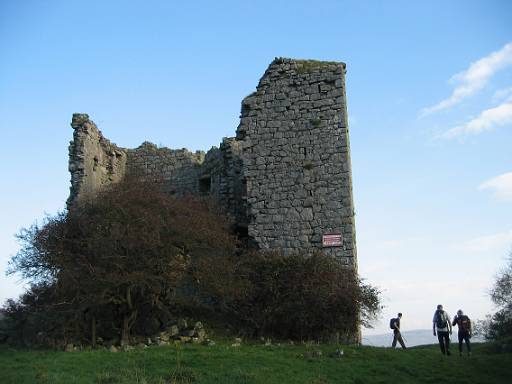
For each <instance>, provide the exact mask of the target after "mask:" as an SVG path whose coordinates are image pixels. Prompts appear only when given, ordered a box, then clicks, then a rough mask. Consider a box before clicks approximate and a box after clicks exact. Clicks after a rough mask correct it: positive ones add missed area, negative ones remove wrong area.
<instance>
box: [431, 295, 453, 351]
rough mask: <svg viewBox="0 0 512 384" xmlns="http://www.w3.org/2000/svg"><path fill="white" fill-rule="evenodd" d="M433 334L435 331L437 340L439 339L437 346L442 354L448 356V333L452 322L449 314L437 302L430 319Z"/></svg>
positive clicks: (449, 333)
mask: <svg viewBox="0 0 512 384" xmlns="http://www.w3.org/2000/svg"><path fill="white" fill-rule="evenodd" d="M432 322H433V326H432V330H433V331H434V336H436V333H437V340H439V347H440V348H441V353H442V354H443V355H447V356H450V355H451V353H450V335H451V334H452V323H451V322H450V315H448V313H447V312H446V311H445V310H443V306H442V305H441V304H439V305H438V306H437V309H436V311H435V312H434V318H433V319H432Z"/></svg>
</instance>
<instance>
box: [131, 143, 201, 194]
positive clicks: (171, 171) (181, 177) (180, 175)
mask: <svg viewBox="0 0 512 384" xmlns="http://www.w3.org/2000/svg"><path fill="white" fill-rule="evenodd" d="M126 153H127V170H126V173H127V175H129V176H135V177H140V178H143V179H148V180H155V181H159V182H163V185H164V188H165V190H166V191H167V192H169V193H171V194H172V195H177V196H183V195H186V194H199V183H198V179H199V174H200V171H201V164H202V163H203V161H204V156H205V155H204V152H201V151H198V152H195V153H193V152H190V151H188V150H186V149H177V150H175V149H169V148H158V147H157V146H156V145H154V144H152V143H149V142H147V141H146V142H144V143H142V145H141V146H139V147H138V148H135V149H127V150H126Z"/></svg>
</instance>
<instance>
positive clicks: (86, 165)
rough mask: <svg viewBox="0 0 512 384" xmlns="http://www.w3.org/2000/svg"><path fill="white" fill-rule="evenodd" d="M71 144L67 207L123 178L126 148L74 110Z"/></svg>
mask: <svg viewBox="0 0 512 384" xmlns="http://www.w3.org/2000/svg"><path fill="white" fill-rule="evenodd" d="M71 126H72V127H73V129H74V132H73V141H72V142H71V143H70V145H69V171H70V173H71V188H70V194H69V198H68V202H67V204H68V207H70V206H72V205H73V204H75V203H76V202H77V201H79V200H80V199H82V198H87V197H92V196H94V193H95V192H96V191H98V190H100V189H102V188H103V187H105V186H107V185H109V184H111V183H115V182H117V181H119V180H121V179H122V178H123V177H124V174H125V171H126V158H127V156H126V151H125V150H124V149H123V148H120V147H118V146H117V145H115V144H113V143H111V142H110V141H109V140H107V139H105V138H104V137H103V135H102V134H101V132H100V131H99V130H98V127H96V125H95V124H94V123H93V122H92V121H91V120H89V116H87V115H86V114H78V113H75V114H74V115H73V120H72V121H71Z"/></svg>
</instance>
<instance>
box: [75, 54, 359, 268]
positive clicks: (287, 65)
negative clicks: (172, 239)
mask: <svg viewBox="0 0 512 384" xmlns="http://www.w3.org/2000/svg"><path fill="white" fill-rule="evenodd" d="M71 126H72V127H73V129H74V135H73V141H72V142H71V144H70V147H69V171H70V172H71V191H70V196H69V199H68V207H71V206H73V205H74V204H76V203H77V202H78V201H80V199H83V198H85V197H90V196H93V195H94V193H95V192H96V191H98V190H100V189H101V188H102V187H104V186H107V185H109V184H111V183H115V182H117V181H120V180H122V179H123V178H124V177H126V176H127V175H143V176H144V177H152V176H155V177H158V178H160V179H161V180H163V181H164V188H165V189H166V191H167V192H168V193H170V194H173V195H177V196H179V195H185V194H194V195H210V196H211V197H213V198H214V199H215V200H217V201H218V203H219V204H220V205H221V206H222V207H224V209H225V210H226V212H227V213H228V214H229V215H230V216H231V217H232V218H233V220H234V222H235V223H236V226H237V229H238V231H239V233H240V234H242V235H243V236H246V237H248V238H249V239H250V241H251V243H252V244H254V245H255V246H257V247H258V248H260V249H264V250H265V249H277V248H279V249H282V250H283V251H284V252H285V253H287V254H289V253H292V252H294V251H301V252H304V251H306V252H308V253H312V252H314V251H315V250H320V251H322V252H325V253H327V254H329V255H331V256H333V257H335V258H336V259H338V260H339V261H340V262H341V263H343V264H344V265H346V266H347V267H349V268H353V269H354V271H355V272H356V273H357V259H356V245H355V230H354V204H353V198H352V176H351V164H350V146H349V137H348V121H347V107H346V96H345V64H344V63H338V62H323V61H309V60H308V61H306V60H292V59H283V58H278V59H275V60H274V61H273V62H272V63H271V64H270V66H269V67H268V69H267V70H266V72H265V74H264V75H263V77H262V78H261V80H260V82H259V84H258V86H257V87H256V91H255V92H253V93H252V94H250V95H249V96H247V97H246V98H245V99H244V100H243V101H242V110H241V117H240V125H239V126H238V128H237V131H236V136H235V137H234V138H225V139H223V141H222V143H221V144H220V146H219V148H216V147H213V148H212V149H210V150H209V151H208V152H207V153H204V152H200V151H198V152H195V153H192V152H190V151H188V150H186V149H178V150H173V149H169V148H159V147H157V146H156V145H154V144H151V143H149V142H144V143H143V144H142V145H141V146H139V147H138V148H135V149H127V148H121V147H118V146H117V145H115V144H113V143H111V142H110V141H109V140H107V139H106V138H104V137H103V135H102V133H101V132H100V131H99V130H98V128H97V127H96V125H95V124H94V123H93V122H92V121H91V120H90V119H89V117H88V116H87V115H85V114H74V115H73V120H72V122H71Z"/></svg>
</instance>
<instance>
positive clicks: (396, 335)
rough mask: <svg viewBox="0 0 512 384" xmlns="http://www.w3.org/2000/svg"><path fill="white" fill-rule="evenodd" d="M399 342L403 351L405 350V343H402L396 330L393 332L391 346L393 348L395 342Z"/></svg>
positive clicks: (400, 336) (400, 335)
mask: <svg viewBox="0 0 512 384" xmlns="http://www.w3.org/2000/svg"><path fill="white" fill-rule="evenodd" d="M397 341H398V342H399V343H400V345H401V346H402V348H403V349H406V348H407V347H406V346H405V343H404V339H403V338H402V334H401V333H400V331H397V330H396V329H395V330H394V331H393V343H391V346H392V347H393V348H395V347H396V342H397Z"/></svg>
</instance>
